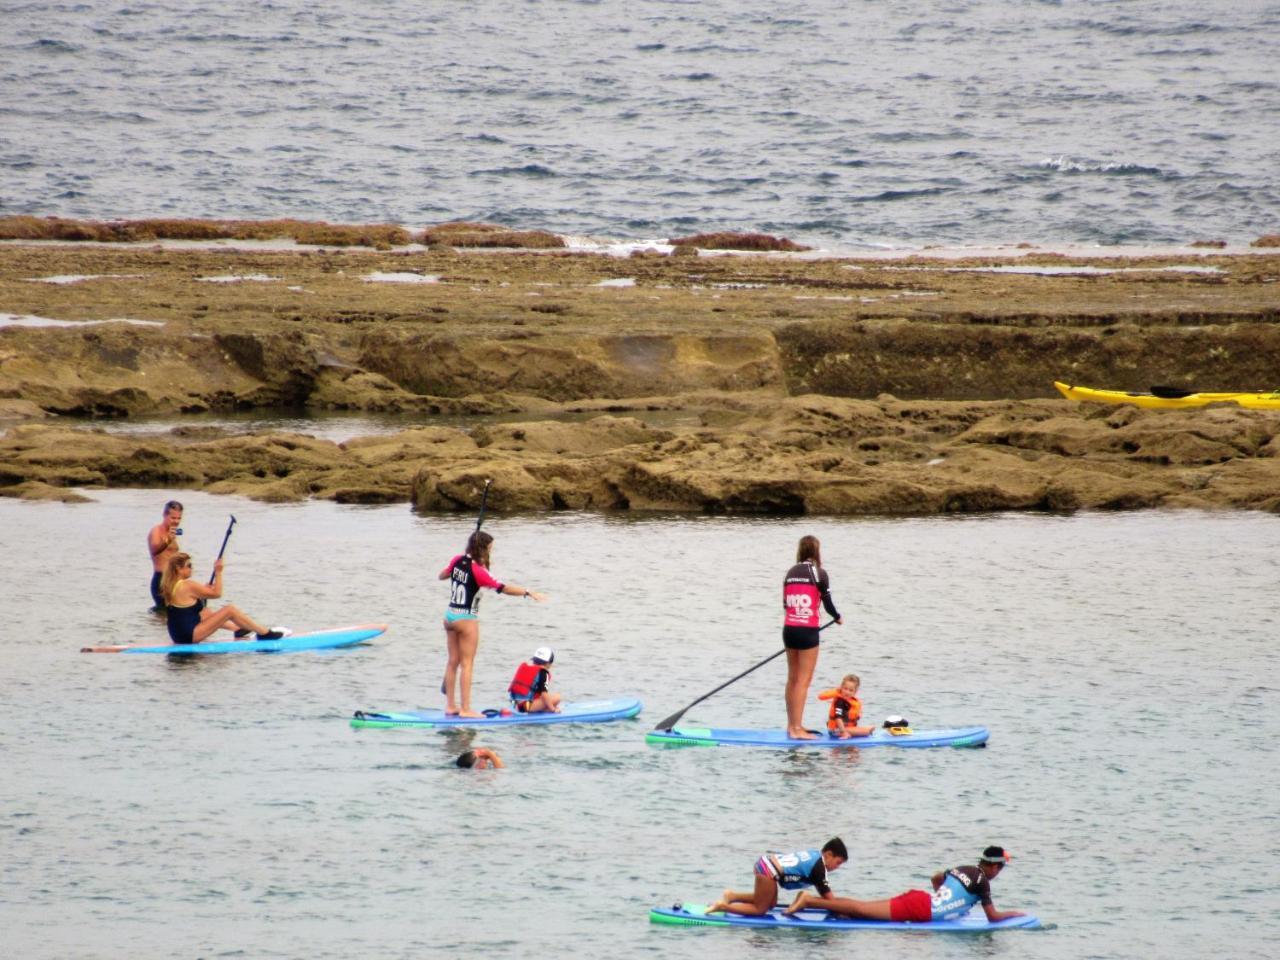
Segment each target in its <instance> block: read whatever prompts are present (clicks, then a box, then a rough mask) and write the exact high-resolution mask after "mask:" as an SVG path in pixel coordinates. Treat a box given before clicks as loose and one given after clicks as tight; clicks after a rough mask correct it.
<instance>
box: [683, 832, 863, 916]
mask: <svg viewBox="0 0 1280 960" xmlns="http://www.w3.org/2000/svg"><path fill="white" fill-rule="evenodd" d="M848 859H849V851H848V850H847V849H846V848H845V845H844V841H843V840H841V839H840V838H839V837H832V838H831V839H830V840H828V841H827V842H826V843H825V844H824V845H823V847H822V849H821V850H798V851H796V852H795V853H766V854H765V855H764V856H763V857H761V858H760V859H759V860H757V861H756V865H755V877H756V882H755V889H753V890H752V891H750V892H749V893H740V892H738V891H736V890H726V891H725V892H724V895H723V896H721V898H720V899H719V900H717V901H716V902H715V903H713V904H712V905H711V906H709V907H707V913H715V912H718V911H723V912H725V913H737V914H741V915H742V916H744V917H762V916H764V915H765V914H766V913H768V912H769V911H770V910H772V909H773V908H774V907H776V906H777V905H778V888H779V887H781V888H783V889H784V890H803V888H804V887H808V886H812V887H816V888H817V890H818V892H819V893H821V894H822V895H823V896H824V897H830V896H831V886H830V885H829V884H828V883H827V874H829V873H830V872H831V871H832V870H838V869H839V868H840V866H841V865H842V864H844V863H845V862H846V861H847V860H848ZM803 895H804V894H803V893H801V896H803Z"/></svg>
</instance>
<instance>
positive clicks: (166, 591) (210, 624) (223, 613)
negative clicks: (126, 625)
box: [160, 553, 284, 643]
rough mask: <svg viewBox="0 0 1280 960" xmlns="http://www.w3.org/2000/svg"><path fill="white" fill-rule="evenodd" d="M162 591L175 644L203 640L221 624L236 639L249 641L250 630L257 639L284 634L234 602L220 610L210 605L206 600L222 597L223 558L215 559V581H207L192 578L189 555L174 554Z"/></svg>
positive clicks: (267, 638) (271, 638) (274, 638)
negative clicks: (265, 625)
mask: <svg viewBox="0 0 1280 960" xmlns="http://www.w3.org/2000/svg"><path fill="white" fill-rule="evenodd" d="M160 592H161V595H162V596H163V597H164V602H165V605H166V607H167V610H166V614H167V616H168V618H169V639H170V640H172V641H173V642H174V643H201V642H203V641H205V640H207V639H208V638H209V636H210V634H212V633H213V632H214V631H215V630H217V629H219V628H220V627H223V628H226V629H228V630H234V631H235V632H236V639H237V640H247V639H248V638H249V634H251V633H253V634H256V638H257V639H258V640H279V639H280V638H281V637H283V636H284V631H282V630H272V629H268V628H267V627H264V626H263V625H262V624H260V623H258V621H256V620H254V619H253V618H252V617H250V616H249V615H248V614H246V613H245V612H244V611H242V610H241V609H240V608H239V607H237V606H234V605H233V604H230V603H229V604H227V605H226V606H225V607H219V608H218V609H217V610H213V609H211V608H209V607H208V606H207V604H206V602H205V601H207V600H217V599H218V598H219V597H221V596H222V560H221V559H218V560H217V561H215V562H214V564H213V583H212V584H208V583H201V582H200V581H199V580H193V579H192V578H191V557H190V555H189V554H185V553H175V554H174V555H173V556H172V557H170V558H169V563H168V565H167V566H166V567H165V570H164V576H163V577H162V578H161V580H160Z"/></svg>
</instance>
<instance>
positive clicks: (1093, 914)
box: [0, 491, 1280, 960]
mask: <svg viewBox="0 0 1280 960" xmlns="http://www.w3.org/2000/svg"><path fill="white" fill-rule="evenodd" d="M93 496H94V498H95V501H96V502H94V503H91V504H80V505H62V504H44V503H23V502H17V501H13V500H5V499H0V622H3V623H4V624H5V630H4V639H3V643H2V644H0V711H2V713H3V716H4V718H5V723H4V724H3V726H2V727H0V758H2V760H3V770H4V775H3V777H0V871H2V876H3V881H4V882H3V884H2V885H0V917H3V925H4V929H5V943H6V950H7V951H8V952H10V953H11V955H13V956H15V957H23V958H28V960H40V958H60V960H61V958H67V957H75V958H112V960H114V958H134V957H161V956H165V957H255V958H260V957H261V958H299V957H306V958H315V960H323V958H342V960H346V958H352V957H382V958H422V957H433V956H458V957H477V956H489V957H516V956H528V955H529V952H530V949H531V948H532V949H536V950H540V951H552V952H555V953H559V952H563V951H572V952H574V953H575V954H577V955H580V956H584V957H601V956H609V957H615V958H619V960H643V958H647V957H664V958H666V957H671V958H685V957H688V958H695V957H696V958H713V960H719V958H725V960H728V958H737V957H741V956H743V955H744V952H750V953H751V955H752V956H756V957H761V958H770V957H778V958H783V957H794V956H795V955H796V951H797V950H800V951H802V952H803V953H804V955H805V956H812V957H820V958H832V960H835V958H845V957H848V956H849V955H850V952H851V951H853V952H855V953H866V952H867V951H868V950H872V951H874V955H875V956H877V957H883V958H885V960H898V958H903V960H910V958H931V960H932V958H937V960H977V958H982V960H987V958H1005V957H1007V958H1014V957H1017V958H1020V960H1022V958H1035V960H1040V958H1044V960H1079V958H1116V960H1131V958H1135V957H1150V958H1161V960H1168V958H1200V957H1205V956H1212V955H1224V956H1230V957H1232V958H1261V957H1267V956H1274V952H1275V944H1276V942H1277V938H1280V919H1278V917H1277V913H1276V909H1275V904H1276V902H1277V897H1280V875H1278V874H1277V871H1276V869H1275V867H1276V862H1277V855H1280V823H1278V819H1277V810H1278V808H1277V804H1276V801H1275V798H1276V795H1277V791H1280V767H1278V766H1277V763H1276V760H1277V757H1276V752H1277V751H1276V743H1277V740H1278V739H1280V710H1278V709H1277V707H1278V706H1280V703H1278V702H1277V701H1278V698H1280V654H1278V653H1277V646H1276V640H1275V632H1276V627H1277V614H1278V602H1277V600H1276V592H1275V583H1276V579H1277V576H1278V575H1280V520H1277V518H1275V517H1271V516H1266V515H1256V514H1200V513H1155V512H1152V513H1144V514H1124V515H1115V514H1093V515H1080V516H1075V517H1049V516H1003V515H1002V516H988V517H968V518H963V519H925V520H882V521H877V520H830V519H820V518H808V519H804V520H794V519H786V520H748V519H724V518H705V519H689V518H653V519H634V518H613V517H601V516H583V515H573V516H556V517H520V518H504V517H494V518H492V520H491V521H490V523H489V524H488V525H487V526H488V527H489V528H490V529H491V530H492V531H493V533H494V534H495V536H496V537H497V543H496V548H495V554H494V567H495V569H496V571H497V572H498V573H499V574H500V575H502V576H504V577H506V578H508V579H511V580H514V581H516V582H519V583H523V584H529V585H533V586H535V587H538V588H540V589H543V590H546V591H547V592H549V593H550V594H551V596H552V600H551V601H550V602H549V603H548V604H546V605H542V606H539V605H535V604H533V603H526V602H524V601H519V600H511V599H504V598H502V597H490V598H488V599H486V601H485V605H484V610H483V613H484V627H483V640H482V645H481V651H480V658H479V662H478V673H477V678H476V683H477V689H478V691H479V692H480V697H479V699H480V700H481V701H482V702H485V703H494V704H496V703H498V702H499V697H500V694H501V692H502V690H503V689H504V688H505V684H506V682H507V680H508V679H509V675H510V672H511V671H512V670H513V669H514V665H515V664H516V662H518V661H519V660H520V659H522V658H524V657H526V656H528V655H529V654H530V653H531V652H532V650H533V649H534V648H535V647H536V646H538V645H541V644H551V645H554V646H555V647H556V648H557V650H558V657H557V665H558V667H559V670H558V672H557V684H558V686H559V687H560V688H561V689H562V690H563V691H564V692H565V693H566V694H567V695H568V696H569V697H570V698H575V699H581V698H587V697H597V696H612V695H621V694H626V693H635V694H639V695H640V696H641V697H642V698H643V699H644V701H645V704H646V708H645V712H644V714H642V716H641V717H640V718H639V719H638V720H635V721H626V722H620V723H614V724H602V725H596V726H579V727H559V728H544V729H526V730H523V731H522V730H519V729H513V730H507V731H496V732H492V733H489V734H484V735H481V736H479V737H472V736H470V735H461V734H447V733H432V732H425V731H410V730H385V731H380V730H367V731H353V730H351V729H350V727H349V726H348V724H347V718H348V717H349V716H350V714H351V712H352V710H354V709H356V708H384V709H387V708H401V707H410V706H429V705H435V704H437V703H438V702H439V699H440V698H439V694H438V693H437V692H436V691H435V688H436V686H437V684H438V682H439V677H440V671H441V667H442V665H443V644H442V639H441V630H440V627H439V623H438V621H439V613H440V610H441V607H442V604H443V603H444V593H443V587H442V585H441V584H440V583H439V582H438V581H436V580H435V579H434V574H435V572H436V571H437V570H438V569H439V568H440V567H441V566H442V565H443V563H444V562H445V561H446V560H447V559H448V557H449V556H450V555H451V554H452V553H453V552H454V551H455V549H456V547H457V545H458V544H459V543H460V542H461V541H462V540H463V538H464V537H465V535H466V534H467V532H468V530H469V527H470V522H469V521H468V520H467V518H465V517H457V518H442V517H419V516H415V515H413V514H412V513H411V512H410V511H409V510H408V509H407V508H406V507H403V506H395V507H376V508H369V507H363V508H362V507H342V506H337V505H334V504H331V503H307V504H302V505H296V506H268V505H263V504H257V503H251V502H248V501H244V500H239V499H231V498H217V497H213V496H209V495H204V494H192V493H189V494H186V495H185V496H183V497H182V499H184V500H185V502H186V504H187V514H186V518H185V520H184V529H185V531H186V534H185V537H184V546H185V547H186V548H188V549H189V550H191V551H192V552H193V553H194V555H195V556H196V558H197V560H198V563H199V565H200V566H201V567H202V568H204V569H207V567H208V566H209V564H210V563H211V561H212V559H213V557H214V555H215V554H216V552H217V548H218V545H219V543H220V542H221V539H222V534H223V531H224V529H225V525H226V523H227V519H228V515H229V514H232V513H234V514H235V515H236V517H237V518H238V521H239V522H238V524H237V526H236V528H235V532H234V535H233V537H232V539H231V543H230V547H229V550H228V566H227V581H228V595H229V597H230V598H231V599H233V600H234V601H235V602H237V603H239V604H241V605H243V606H244V607H246V608H247V609H249V610H250V611H252V612H254V613H255V614H257V615H258V616H260V617H262V618H264V619H266V620H268V621H270V622H273V623H287V624H289V625H292V626H293V627H295V628H297V629H307V628H320V627H327V626H334V625H339V624H346V623H352V622H360V621H370V620H386V621H388V622H390V623H391V624H392V629H391V631H390V632H389V633H387V634H386V635H385V636H384V637H382V638H380V639H379V640H378V641H376V642H375V643H373V644H370V645H368V646H365V647H361V648H357V649H354V650H351V651H346V652H337V653H332V654H328V655H324V654H296V655H289V656H280V657H270V656H232V657H224V658H218V657H210V658H204V659H200V660H197V661H182V662H168V661H167V660H166V659H165V658H161V657H127V656H90V655H82V654H80V653H78V652H77V651H78V648H79V647H80V646H81V645H82V644H84V643H87V642H109V641H117V642H118V641H136V640H146V641H153V640H159V639H160V638H161V636H162V628H161V627H160V626H159V625H158V624H157V623H156V622H155V621H154V620H153V619H152V618H151V616H150V615H149V614H147V613H145V612H144V607H145V605H146V580H147V577H148V573H149V565H148V564H147V563H146V558H145V556H144V554H143V536H144V534H145V532H146V529H147V527H148V526H149V525H150V524H151V523H152V522H153V521H154V520H155V519H157V518H158V515H159V512H160V506H161V504H162V502H163V500H164V499H165V498H166V496H167V493H165V492H161V491H111V492H94V493H93ZM806 532H815V533H817V534H818V535H820V536H821V538H822V540H823V545H824V553H825V555H826V558H827V565H828V568H829V570H830V572H831V575H832V578H833V584H834V593H835V597H836V599H837V601H838V602H839V604H840V606H841V608H842V611H843V612H844V613H845V614H846V617H847V620H848V624H847V625H846V626H845V627H843V628H832V629H831V630H829V631H828V632H827V633H826V634H824V637H826V638H827V639H826V640H825V641H824V644H823V650H822V654H821V659H820V663H819V670H818V682H819V683H820V684H823V685H825V684H827V683H834V682H835V681H836V680H837V679H838V678H839V677H840V676H841V675H842V674H843V673H845V672H847V671H850V670H854V671H857V672H858V673H860V674H861V675H862V677H863V681H864V683H863V697H864V701H865V703H866V705H867V711H868V716H869V717H872V718H878V717H883V716H885V715H888V714H891V713H901V714H905V715H906V716H907V717H908V718H910V719H911V721H912V722H913V723H914V724H915V725H916V726H940V725H952V724H964V723H971V722H981V723H984V724H986V725H987V726H989V727H990V729H991V731H992V737H991V741H990V745H989V747H988V748H987V749H985V750H959V751H958V750H930V751H905V750H888V749H882V750H870V751H866V752H861V753H860V752H858V751H856V750H848V751H830V752H823V753H821V754H818V753H813V752H782V751H771V750H752V749H742V750H731V749H686V750H657V749H653V748H650V747H647V746H646V745H645V744H644V742H643V734H644V731H645V730H646V729H648V728H649V727H650V726H652V724H653V723H655V722H657V720H658V719H660V718H661V717H663V716H665V715H666V714H668V713H670V712H673V711H674V710H676V709H678V708H679V707H681V706H683V705H684V704H686V703H688V702H689V701H691V700H693V699H694V698H696V697H697V696H699V695H700V694H702V693H704V692H706V691H707V690H709V689H711V688H712V687H714V686H715V685H717V684H718V683H720V682H722V681H723V680H725V679H728V678H729V677H730V676H732V675H734V674H735V673H738V672H739V671H741V670H743V669H745V668H746V667H748V666H750V665H751V664H753V663H756V662H758V661H759V660H761V659H763V658H764V657H765V656H767V655H768V654H770V653H772V652H774V651H775V650H777V649H778V646H779V639H778V628H777V624H776V621H777V613H778V610H777V601H778V579H779V577H780V576H781V573H782V571H783V570H784V569H785V567H786V566H787V565H788V560H789V557H790V555H791V553H792V551H793V549H794V543H795V541H796V539H797V537H798V536H799V535H801V534H803V533H806ZM782 681H783V671H782V668H781V665H780V664H779V663H778V662H775V663H773V664H770V665H769V666H767V667H764V668H762V669H760V670H759V671H757V672H756V673H753V674H751V675H750V676H748V677H746V678H745V679H743V680H741V681H739V682H738V683H737V684H735V685H734V686H732V687H730V688H729V689H728V690H726V691H724V692H723V693H721V694H719V695H717V696H716V697H714V698H712V699H711V700H709V701H708V702H706V703H705V704H703V705H701V706H699V707H697V708H695V710H693V711H692V712H691V713H690V714H688V715H687V719H689V720H692V721H697V722H703V723H715V724H719V725H776V724H779V723H781V721H782V716H783V714H782V704H781V692H782V691H781V688H782ZM819 718H820V711H819V709H818V707H817V705H816V703H815V704H814V705H813V706H812V707H811V709H810V715H809V719H810V721H811V722H816V721H818V720H819ZM473 742H474V743H476V744H487V745H489V746H492V747H495V748H497V749H498V750H499V751H500V752H501V753H502V754H503V756H504V757H505V759H506V760H507V762H508V769H506V770H503V771H495V772H482V773H467V772H463V771H459V770H457V769H456V768H455V767H453V766H452V765H451V763H452V760H453V757H454V756H455V755H456V754H457V753H458V752H459V751H460V750H461V749H463V748H464V747H465V746H467V745H468V744H470V743H473ZM833 834H839V835H840V836H842V837H843V838H844V839H845V840H846V842H847V843H848V844H849V846H850V848H851V850H852V852H853V860H852V862H851V863H850V864H849V865H848V866H847V867H845V868H844V869H842V870H841V871H839V872H838V873H836V874H835V875H834V878H833V879H834V880H835V886H836V889H837V890H838V891H841V892H843V893H846V894H849V895H854V896H863V897H879V896H887V895H891V894H894V893H897V892H898V891H900V890H902V889H905V888H907V887H908V886H912V885H919V884H921V883H923V882H924V878H925V877H926V876H927V875H928V874H929V873H930V872H932V871H933V870H935V869H938V868H940V867H944V866H951V865H954V864H957V863H960V862H968V861H971V860H972V859H973V858H974V856H975V855H976V853H977V851H978V850H980V849H981V848H982V847H983V846H985V845H986V844H988V843H992V842H997V843H1003V844H1005V845H1006V846H1007V847H1008V848H1009V849H1010V850H1012V851H1013V853H1014V861H1013V865H1012V866H1011V867H1010V868H1009V869H1008V870H1006V871H1005V872H1004V874H1003V875H1002V876H1001V877H1000V878H999V880H998V881H997V883H996V885H995V892H996V903H997V905H999V906H1001V907H1006V908H1012V907H1018V908H1023V909H1027V910H1031V911H1034V912H1035V913H1037V914H1039V915H1040V916H1041V917H1043V918H1044V919H1045V920H1046V921H1048V922H1049V923H1051V924H1053V927H1052V928H1051V929H1048V930H1044V931H1039V932H1010V933H1007V934H1003V935H999V936H993V937H976V938H948V937H943V936H925V935H919V934H896V933H883V934H852V935H835V934H825V935H799V936H797V935H788V934H787V933H786V932H775V933H773V934H770V933H767V932H761V933H754V934H753V933H748V932H743V931H733V930H704V929H675V928H665V927H655V926H651V925H650V924H649V923H648V922H647V916H646V913H647V910H648V908H649V907H650V906H653V905H657V904H667V903H670V902H672V901H674V900H677V899H678V900H690V901H705V900H707V899H708V898H711V897H714V896H715V895H716V894H717V893H718V892H719V891H720V890H721V889H722V888H723V887H724V886H726V885H734V886H741V885H742V884H744V883H748V882H749V880H750V870H751V863H752V860H753V858H754V857H755V856H757V855H758V854H759V852H761V851H762V850H764V849H765V848H768V847H776V848H783V849H787V848H793V847H796V846H801V845H809V844H814V843H821V842H823V841H825V840H826V839H827V838H828V837H829V836H831V835H833Z"/></svg>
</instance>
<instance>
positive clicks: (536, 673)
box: [507, 647, 563, 713]
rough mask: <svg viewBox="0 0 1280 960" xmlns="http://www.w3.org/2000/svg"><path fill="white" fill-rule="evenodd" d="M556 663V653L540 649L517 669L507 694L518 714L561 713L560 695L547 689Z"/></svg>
mask: <svg viewBox="0 0 1280 960" xmlns="http://www.w3.org/2000/svg"><path fill="white" fill-rule="evenodd" d="M555 662H556V652H555V651H554V650H552V649H551V648H550V647H539V648H538V649H537V650H535V651H533V656H532V657H531V658H530V659H528V660H526V661H525V662H524V663H522V664H520V666H518V667H516V675H515V676H514V677H512V678H511V684H510V686H508V687H507V693H508V694H510V696H511V705H512V706H513V707H514V708H515V710H516V713H559V712H560V701H561V699H563V698H562V697H561V696H560V694H558V693H553V692H552V691H550V690H548V689H547V685H548V684H549V683H550V682H551V669H550V668H551V664H553V663H555Z"/></svg>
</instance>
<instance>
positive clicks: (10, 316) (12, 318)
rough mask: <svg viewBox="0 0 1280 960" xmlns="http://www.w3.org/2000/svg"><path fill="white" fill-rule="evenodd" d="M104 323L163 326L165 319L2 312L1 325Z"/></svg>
mask: <svg viewBox="0 0 1280 960" xmlns="http://www.w3.org/2000/svg"><path fill="white" fill-rule="evenodd" d="M103 323H131V324H134V325H135V326H139V327H163V326H164V323H165V322H164V321H163V320H130V319H129V318H127V317H113V318H112V319H110V320H54V319H53V318H51V317H37V316H33V315H31V314H23V313H0V327H96V326H98V325H100V324H103Z"/></svg>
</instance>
